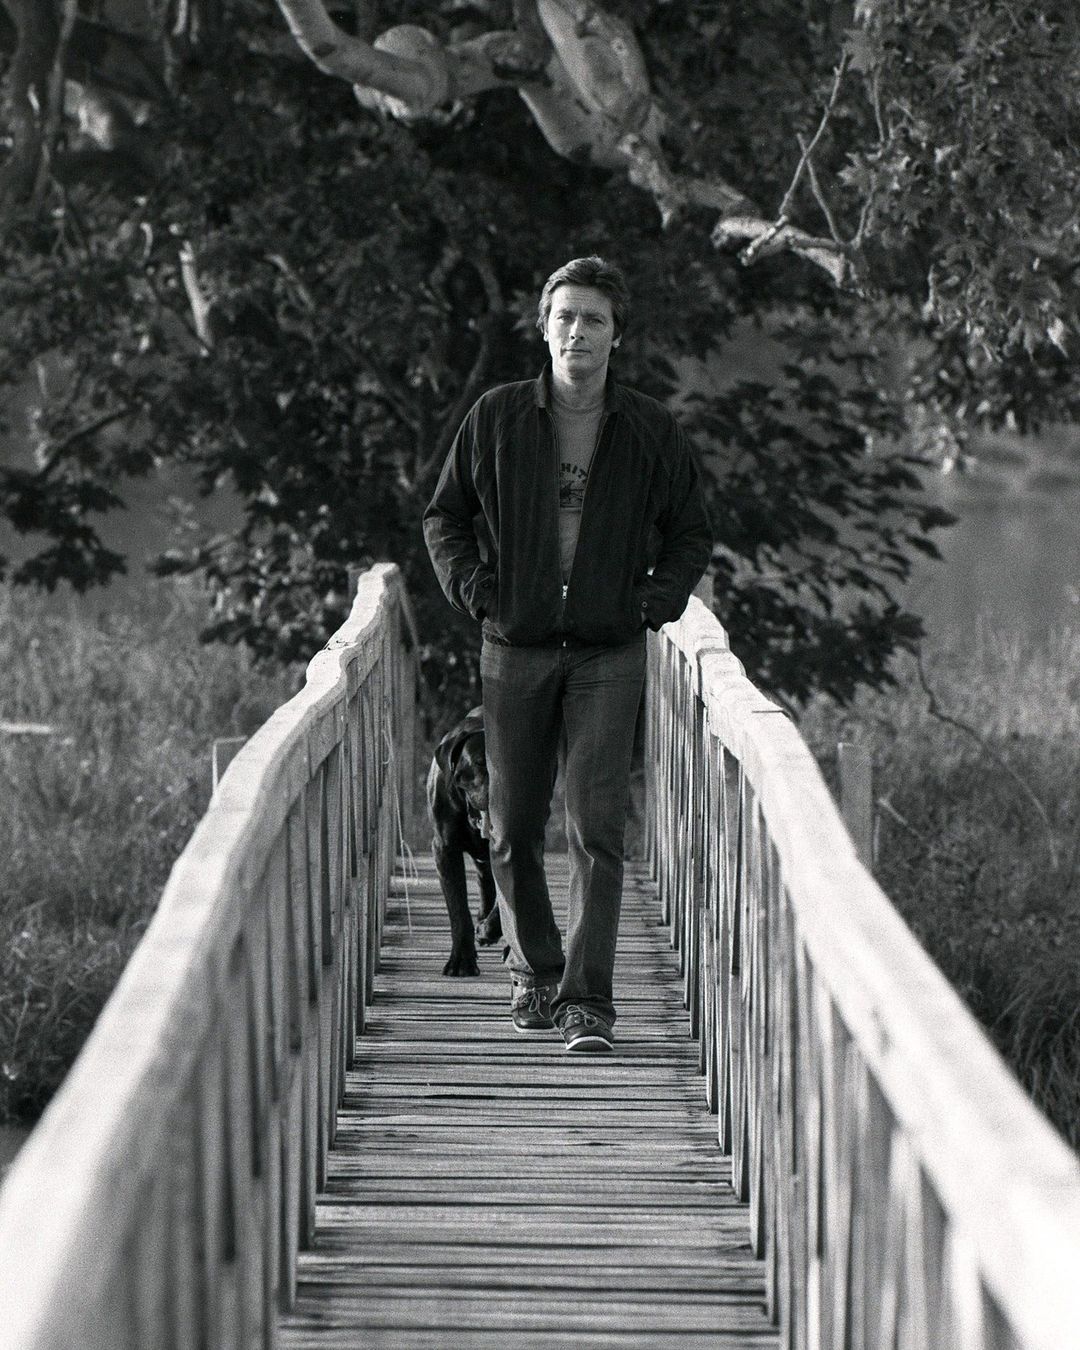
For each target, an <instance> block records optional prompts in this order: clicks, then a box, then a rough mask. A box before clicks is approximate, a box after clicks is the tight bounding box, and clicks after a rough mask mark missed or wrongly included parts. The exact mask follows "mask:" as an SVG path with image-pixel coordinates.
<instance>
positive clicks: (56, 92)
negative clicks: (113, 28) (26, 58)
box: [32, 0, 78, 207]
mask: <svg viewBox="0 0 1080 1350" xmlns="http://www.w3.org/2000/svg"><path fill="white" fill-rule="evenodd" d="M77 10H78V0H63V11H62V15H61V20H60V32H59V35H58V37H57V41H56V51H55V53H54V56H53V62H52V70H51V71H50V72H49V80H48V95H47V104H46V108H45V112H44V118H43V122H44V126H43V130H42V137H41V154H40V157H39V159H38V166H37V177H36V181H35V183H34V191H33V198H32V199H33V203H34V206H35V207H37V206H40V204H41V201H42V199H43V198H44V196H45V190H46V188H47V187H48V184H49V180H50V178H51V177H52V166H53V159H54V157H55V155H56V146H57V142H58V141H59V139H60V124H61V122H62V121H63V117H64V67H65V65H66V64H67V51H68V44H69V43H70V41H71V34H72V31H73V30H74V28H75V18H76V14H77Z"/></svg>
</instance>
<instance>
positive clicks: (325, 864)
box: [0, 565, 416, 1350]
mask: <svg viewBox="0 0 1080 1350" xmlns="http://www.w3.org/2000/svg"><path fill="white" fill-rule="evenodd" d="M408 623H409V615H408V607H407V600H406V597H405V595H404V589H403V586H402V583H401V578H400V574H399V573H398V571H397V569H396V568H394V567H391V566H388V565H380V566H376V567H374V568H372V569H370V570H369V571H368V572H367V573H365V575H364V577H363V578H362V579H361V580H360V582H359V584H358V587H357V594H356V599H355V603H354V605H353V608H352V611H351V613H350V615H349V618H348V619H347V620H346V622H345V623H344V624H343V625H342V627H341V628H340V629H339V630H338V632H337V633H336V634H335V635H334V637H332V638H331V639H330V641H329V643H328V644H327V647H326V649H325V650H323V651H322V652H319V653H318V654H317V655H316V656H315V657H314V658H313V659H312V661H311V663H310V665H309V667H308V671H307V680H306V682H305V685H304V688H303V689H302V690H300V692H299V693H297V694H296V696H295V697H294V698H292V699H290V700H289V702H288V703H286V704H285V705H284V706H283V707H281V708H279V709H278V710H277V712H276V713H275V714H274V715H273V717H271V718H270V720H269V721H268V722H267V723H265V724H264V725H263V727H262V728H261V729H260V730H259V731H258V732H257V733H256V734H255V735H254V736H253V737H252V738H251V739H250V740H249V741H248V742H247V744H246V745H245V746H244V748H243V749H242V750H241V751H240V753H239V754H238V755H237V756H236V758H235V759H234V760H233V762H232V763H231V764H230V766H229V768H228V770H227V771H226V773H225V774H224V776H223V777H222V780H221V783H220V785H219V786H218V788H217V791H216V792H215V794H214V797H213V799H212V801H211V804H210V807H209V809H208V811H207V812H206V815H205V816H204V817H203V819H202V821H201V822H200V823H199V826H198V827H197V829H196V831H195V833H194V835H193V836H192V838H191V840H190V841H189V843H188V845H187V847H186V848H185V849H184V851H183V854H182V855H181V857H180V858H179V859H178V860H177V863H176V865H175V867H174V868H173V871H172V874H171V876H170V878H169V882H168V885H167V886H166V888H165V893H164V895H163V896H162V899H161V903H160V905H159V907H158V909H157V912H156V914H155V916H154V918H153V921H152V923H151V924H150V927H149V928H148V930H147V932H146V934H145V936H144V937H143V939H142V941H141V942H140V944H139V946H138V948H137V950H136V951H135V953H134V955H133V956H132V958H131V961H130V962H129V964H128V966H127V968H126V970H125V971H124V973H123V976H122V977H121V980H120V982H119V984H118V986H117V988H116V990H115V991H114V992H113V995H112V997H111V998H110V1000H109V1002H108V1004H107V1006H106V1008H105V1009H104V1011H103V1012H102V1014H101V1017H100V1018H99V1019H98V1022H97V1025H96V1027H95V1029H94V1032H93V1034H92V1035H91V1037H90V1038H89V1040H88V1042H87V1044H86V1046H85V1047H84V1049H83V1051H82V1053H81V1055H80V1056H79V1059H78V1061H77V1062H76V1064H75V1065H74V1067H73V1068H72V1071H71V1073H70V1074H69V1075H68V1078H67V1080H66V1081H65V1083H64V1085H63V1087H62V1088H61V1089H60V1091H59V1092H58V1093H57V1094H56V1096H55V1098H54V1099H53V1101H52V1103H51V1104H50V1106H49V1108H48V1110H47V1111H46V1113H45V1115H44V1116H43V1117H42V1120H41V1122H40V1123H39V1125H38V1126H37V1128H36V1129H35V1130H34V1131H33V1132H32V1134H31V1135H30V1137H29V1139H28V1140H27V1141H26V1143H25V1144H24V1146H23V1148H22V1150H21V1152H20V1154H19V1157H18V1159H17V1160H16V1162H15V1164H14V1165H13V1166H12V1168H11V1170H10V1172H9V1173H8V1175H7V1178H6V1180H5V1182H4V1186H3V1188H2V1190H0V1346H2V1348H3V1350H191V1348H193V1347H213V1348H214V1350H217V1348H218V1347H222V1348H224V1347H230V1348H231V1347H234V1346H235V1347H239V1346H243V1347H250V1346H252V1345H256V1344H258V1345H262V1344H264V1343H269V1338H270V1334H271V1332H272V1330H273V1328H274V1326H275V1325H276V1322H275V1318H276V1313H277V1308H278V1306H279V1303H287V1302H288V1299H289V1296H290V1293H291V1288H292V1280H293V1271H294V1259H293V1258H294V1253H295V1251H296V1248H297V1246H298V1245H300V1244H301V1243H302V1242H304V1241H305V1239H306V1238H307V1236H308V1234H309V1230H310V1223H311V1220H312V1218H313V1215H314V1206H315V1193H316V1189H317V1187H318V1185H319V1183H320V1181H321V1179H322V1176H323V1173H324V1167H325V1157H326V1151H327V1148H328V1146H329V1144H330V1142H331V1140H332V1138H333V1131H334V1127H335V1122H336V1108H337V1104H338V1100H339V1097H340V1090H341V1087H342V1084H343V1078H344V1071H345V1068H346V1067H347V1064H348V1062H349V1056H350V1053H351V1048H352V1038H353V1030H354V1028H355V1027H356V1026H357V1024H358V1023H359V1022H360V1021H362V1017H363V990H364V988H365V983H366V973H367V967H368V962H369V958H370V956H371V954H372V953H373V952H374V950H375V948H376V945H377V941H378V932H379V927H380V924H381V914H382V906H383V902H384V899H385V895H386V889H387V886H388V883H389V877H390V873H391V871H392V870H393V863H394V855H395V852H396V849H397V840H398V837H399V829H400V825H401V823H402V815H403V813H404V811H405V809H406V807H405V806H404V805H403V802H404V800H405V794H403V793H402V792H401V786H402V777H403V773H404V766H405V764H406V763H407V762H408V757H409V755H410V754H411V746H412V743H413V735H412V720H411V719H412V706H413V705H412V695H413V689H414V667H413V661H414V655H410V654H409V650H407V646H406V641H405V629H406V627H407V625H408ZM410 650H411V652H412V653H413V654H415V650H416V644H415V640H413V641H412V643H411V647H410ZM388 746H389V747H391V748H392V750H393V753H388V752H387V747H388Z"/></svg>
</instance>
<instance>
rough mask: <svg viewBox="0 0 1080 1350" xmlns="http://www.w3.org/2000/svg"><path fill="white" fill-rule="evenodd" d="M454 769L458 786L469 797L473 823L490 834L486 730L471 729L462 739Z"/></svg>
mask: <svg viewBox="0 0 1080 1350" xmlns="http://www.w3.org/2000/svg"><path fill="white" fill-rule="evenodd" d="M451 772H452V775H453V780H454V786H455V787H456V788H457V790H458V791H459V792H460V793H461V795H462V796H463V797H464V798H465V808H466V810H467V811H468V814H469V822H470V824H471V825H472V826H473V828H474V829H476V830H478V831H479V832H480V833H481V834H486V830H485V828H484V826H485V825H486V816H487V809H488V771H487V759H486V757H485V755H484V733H483V732H482V731H474V732H471V733H470V734H469V735H468V736H465V737H464V738H463V739H462V741H461V744H460V746H459V747H458V750H457V754H456V755H455V756H454V760H453V765H452V768H451Z"/></svg>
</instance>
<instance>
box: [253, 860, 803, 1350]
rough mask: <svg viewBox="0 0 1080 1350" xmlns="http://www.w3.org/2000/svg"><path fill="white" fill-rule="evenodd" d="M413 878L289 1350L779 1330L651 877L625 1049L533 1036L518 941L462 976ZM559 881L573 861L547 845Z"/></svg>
mask: <svg viewBox="0 0 1080 1350" xmlns="http://www.w3.org/2000/svg"><path fill="white" fill-rule="evenodd" d="M418 862H419V877H414V878H413V879H412V880H411V881H410V882H409V883H408V887H407V890H408V894H407V896H406V894H405V890H406V887H405V883H404V882H403V881H402V880H401V879H400V878H399V879H398V880H397V881H396V883H395V886H394V892H393V895H392V898H391V902H390V908H389V910H388V913H387V920H386V929H385V939H384V947H383V959H382V962H381V966H380V970H379V974H378V976H377V978H376V984H375V997H374V1002H373V1004H372V1007H371V1009H370V1010H369V1013H368V1020H367V1028H366V1031H365V1034H364V1036H363V1037H362V1038H361V1039H360V1040H359V1041H358V1043H357V1060H356V1065H355V1067H354V1068H353V1069H352V1070H351V1071H350V1072H349V1074H348V1078H347V1083H346V1089H345V1102H344V1105H343V1107H342V1109H341V1111H340V1112H339V1125H338V1133H337V1144H336V1147H335V1149H334V1150H333V1152H332V1154H331V1158H330V1165H329V1172H328V1179H327V1187H326V1191H325V1193H324V1194H323V1195H322V1196H321V1197H320V1200H319V1204H318V1213H317V1224H316V1245H315V1249H314V1250H313V1251H311V1252H306V1253H303V1254H302V1255H301V1259H300V1270H299V1279H298V1298H297V1305H296V1308H295V1309H294V1311H293V1312H291V1313H290V1314H288V1315H287V1316H285V1317H283V1318H282V1319H281V1325H280V1342H281V1345H282V1346H283V1347H285V1350H334V1348H335V1347H346V1346H347V1347H349V1350H354V1347H357V1346H360V1345H363V1346H365V1347H367V1346H383V1347H387V1348H388V1350H391V1348H392V1347H398V1346H407V1347H409V1350H424V1347H427V1346H432V1347H434V1346H437V1347H439V1350H447V1347H459V1348H461V1350H472V1348H475V1350H486V1347H489V1346H491V1347H496V1346H497V1347H498V1348H499V1350H528V1348H530V1347H539V1346H541V1345H542V1346H545V1347H550V1346H551V1345H552V1344H555V1345H559V1344H563V1345H567V1344H572V1345H573V1346H574V1347H575V1350H576V1347H579V1346H583V1347H584V1346H588V1347H595V1348H596V1350H600V1348H601V1347H605V1346H621V1347H626V1346H637V1345H642V1344H648V1345H650V1346H652V1345H655V1346H667V1345H671V1346H675V1345H678V1346H679V1347H691V1348H692V1347H694V1346H699V1345H700V1346H710V1347H720V1348H721V1350H740V1348H742V1347H745V1348H746V1350H750V1347H753V1350H773V1347H775V1346H776V1345H777V1336H776V1333H775V1329H774V1328H773V1327H772V1326H771V1325H770V1324H769V1322H768V1319H767V1317H766V1314H765V1308H764V1299H765V1278H764V1271H763V1266H762V1263H761V1262H759V1261H756V1260H755V1259H754V1257H753V1255H752V1253H751V1250H750V1246H749V1241H748V1224H747V1215H746V1208H745V1206H744V1205H742V1204H740V1203H739V1202H738V1201H737V1200H736V1198H735V1196H734V1194H733V1193H732V1191H731V1188H730V1179H731V1169H730V1165H729V1162H728V1160H727V1159H726V1158H723V1157H722V1156H721V1155H720V1154H719V1152H718V1150H717V1145H716V1125H715V1119H714V1118H712V1117H710V1116H709V1114H708V1112H707V1110H706V1107H705V1102H704V1095H703V1091H702V1085H701V1079H700V1077H699V1076H698V1073H697V1048H696V1046H695V1045H694V1043H693V1042H692V1041H691V1040H690V1039H689V1035H688V1027H687V1017H686V1014H685V1013H684V1012H683V1009H682V1004H681V995H680V981H679V975H678V968H677V962H676V958H675V956H674V954H673V953H672V952H671V951H670V950H669V947H668V943H667V937H666V932H665V930H663V929H662V928H661V927H660V926H659V923H658V913H657V908H656V900H655V895H654V891H653V888H652V886H651V885H650V883H649V882H648V880H647V878H646V877H645V875H644V873H643V871H642V869H641V868H640V867H639V866H634V865H631V866H630V867H629V868H628V873H627V884H626V891H625V898H624V907H623V920H622V928H621V934H620V946H619V962H618V967H617V971H616V990H617V1000H618V1003H619V1021H618V1025H617V1028H616V1032H617V1043H616V1053H615V1055H614V1056H612V1057H611V1058H610V1059H608V1058H604V1059H601V1058H597V1057H593V1056H587V1057H586V1056H580V1057H575V1056H570V1055H567V1054H566V1053H565V1052H564V1050H563V1048H562V1043H561V1041H560V1040H559V1039H558V1037H557V1036H556V1035H554V1034H552V1035H551V1036H542V1037H538V1036H534V1037H524V1036H519V1035H517V1034H516V1033H515V1032H514V1030H513V1028H512V1027H511V1025H510V1021H509V1016H508V980H507V975H506V971H505V968H504V966H503V965H502V963H501V960H500V953H499V950H497V949H487V950H484V951H481V953H480V965H481V974H480V977H479V979H470V980H450V979H443V978H442V977H441V976H439V974H438V972H439V971H440V969H441V967H442V962H443V960H444V959H445V954H446V948H447V945H448V937H447V923H446V914H445V909H444V907H443V903H442V898H441V895H440V893H439V889H438V884H437V880H436V878H435V876H434V872H433V869H432V866H431V862H430V859H427V858H422V859H420V860H418ZM549 874H550V875H551V877H552V881H553V888H552V889H553V893H555V894H556V895H557V894H558V893H559V891H560V890H561V883H562V882H563V881H564V880H565V875H566V873H565V860H564V859H562V858H559V857H553V858H551V859H550V860H549Z"/></svg>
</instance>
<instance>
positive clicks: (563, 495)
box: [559, 459, 589, 511]
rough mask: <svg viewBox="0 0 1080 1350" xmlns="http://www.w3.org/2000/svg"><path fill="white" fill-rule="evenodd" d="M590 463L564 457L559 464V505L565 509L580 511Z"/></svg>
mask: <svg viewBox="0 0 1080 1350" xmlns="http://www.w3.org/2000/svg"><path fill="white" fill-rule="evenodd" d="M588 477H589V468H588V465H582V464H576V463H574V462H573V461H572V460H566V459H564V460H563V461H562V463H561V464H560V465H559V506H560V507H561V508H562V510H564V511H580V510H581V503H582V502H583V501H584V499H585V483H586V480H587V479H588Z"/></svg>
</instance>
